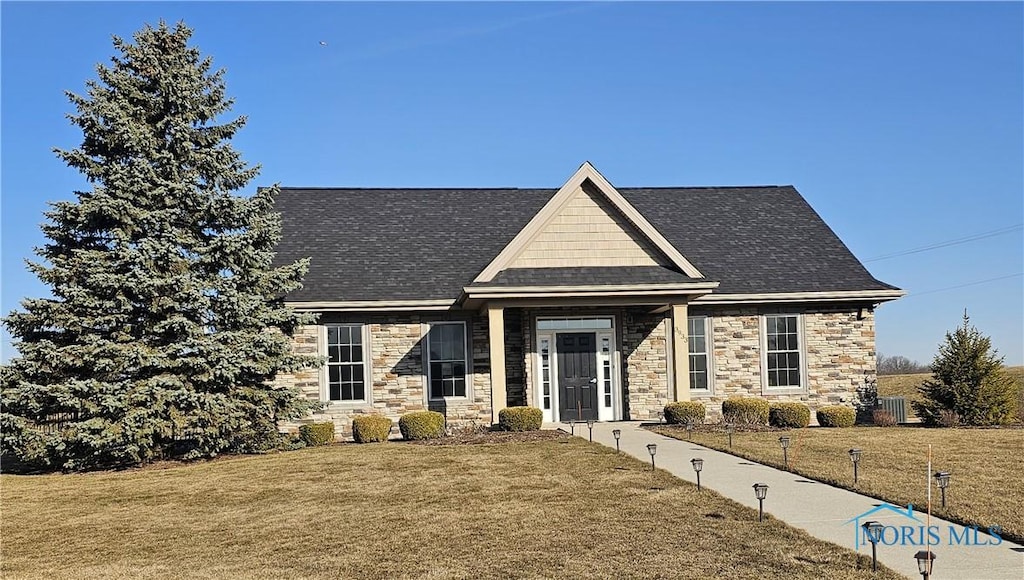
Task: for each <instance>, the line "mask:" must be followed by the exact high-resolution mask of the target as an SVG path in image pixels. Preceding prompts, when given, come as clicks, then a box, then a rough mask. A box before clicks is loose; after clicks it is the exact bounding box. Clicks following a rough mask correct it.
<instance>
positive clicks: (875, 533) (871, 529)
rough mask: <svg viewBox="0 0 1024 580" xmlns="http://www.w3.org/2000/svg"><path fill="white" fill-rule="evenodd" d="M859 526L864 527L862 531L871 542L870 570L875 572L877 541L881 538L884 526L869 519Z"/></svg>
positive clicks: (876, 568) (876, 566) (876, 565)
mask: <svg viewBox="0 0 1024 580" xmlns="http://www.w3.org/2000/svg"><path fill="white" fill-rule="evenodd" d="M861 527H862V528H864V531H865V532H866V533H867V535H868V541H869V542H871V571H872V572H877V571H878V542H880V541H881V540H882V528H884V527H885V526H883V525H882V524H880V523H878V522H875V521H871V522H864V523H863V524H861Z"/></svg>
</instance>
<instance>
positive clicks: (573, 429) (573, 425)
mask: <svg viewBox="0 0 1024 580" xmlns="http://www.w3.org/2000/svg"><path fill="white" fill-rule="evenodd" d="M569 429H571V433H572V434H573V435H575V434H576V419H569Z"/></svg>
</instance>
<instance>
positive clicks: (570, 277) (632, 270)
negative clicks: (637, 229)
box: [470, 266, 698, 287]
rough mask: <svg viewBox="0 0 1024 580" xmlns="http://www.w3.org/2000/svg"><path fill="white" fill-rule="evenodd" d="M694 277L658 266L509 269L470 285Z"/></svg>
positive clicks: (601, 283) (573, 283)
mask: <svg viewBox="0 0 1024 580" xmlns="http://www.w3.org/2000/svg"><path fill="white" fill-rule="evenodd" d="M695 280H698V279H695V278H690V277H689V276H687V275H686V274H683V273H682V272H676V271H675V270H670V269H668V268H663V267H661V266H609V267H580V268H509V269H507V270H502V271H501V272H499V273H498V275H497V276H495V277H494V279H493V280H491V281H489V282H478V283H476V284H472V285H470V287H489V286H491V287H493V286H506V287H508V286H578V285H584V284H592V285H599V286H609V285H619V284H684V283H687V282H694V281H695Z"/></svg>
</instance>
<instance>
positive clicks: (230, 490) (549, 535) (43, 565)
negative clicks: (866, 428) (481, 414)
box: [0, 438, 897, 579]
mask: <svg viewBox="0 0 1024 580" xmlns="http://www.w3.org/2000/svg"><path fill="white" fill-rule="evenodd" d="M0 483H2V501H3V519H2V526H3V530H2V532H3V546H2V548H3V558H2V568H0V576H3V577H4V578H27V577H34V578H96V577H119V578H120V577H123V578H152V577H174V578H179V577H193V578H195V577H205V578H219V577H246V578H251V577H261V578H299V577H324V578H401V577H414V578H415V577H428V578H435V579H436V578H508V577H532V578H536V577H558V578H613V577H614V578H623V577H636V578H657V577H662V578H686V577H689V578H698V577H699V578H709V577H730V578H766V577H786V578H808V579H811V578H814V579H817V578H865V579H866V578H871V577H878V578H897V576H896V575H894V574H892V573H891V572H888V571H883V572H881V573H879V574H877V575H875V576H872V574H871V573H870V571H867V570H864V569H860V570H859V569H858V564H859V565H860V567H861V568H863V567H864V565H865V563H866V562H867V560H866V558H865V557H863V556H862V557H860V558H859V559H858V557H857V556H856V555H855V554H854V553H853V552H851V551H849V550H847V549H844V548H840V547H838V546H835V545H832V544H828V543H825V542H822V541H819V540H816V539H814V538H812V537H810V536H809V535H807V534H806V533H804V532H802V531H799V530H796V529H794V528H791V527H789V526H786V525H785V524H783V523H781V522H779V521H777V520H775V519H772V518H769V519H768V520H767V521H766V522H765V523H763V524H759V523H758V522H757V513H756V511H754V510H750V509H748V508H745V507H742V506H740V505H739V504H736V503H734V502H732V501H730V500H727V499H724V498H722V497H721V496H718V495H716V494H714V493H711V492H708V491H703V492H700V493H698V492H697V491H696V488H695V487H694V486H693V485H691V484H689V483H686V482H683V481H681V480H679V479H676V478H674V477H672V476H671V475H669V474H667V473H666V472H662V471H660V470H659V471H656V472H653V473H652V472H651V471H650V470H649V467H648V466H647V465H646V464H644V463H642V462H639V461H636V460H633V459H630V458H628V457H626V456H625V455H619V454H616V453H615V451H614V450H609V449H606V448H603V447H600V446H598V445H595V444H590V443H587V442H585V441H583V440H582V439H579V438H573V439H568V438H566V439H561V440H554V441H534V442H523V443H506V444H500V445H458V446H421V445H411V444H402V443H393V442H392V443H386V444H376V445H351V444H350V445H336V446H330V447H323V448H314V449H306V450H302V451H296V452H289V453H279V454H273V455H266V456H258V457H251V456H250V457H234V458H227V459H222V460H218V461H213V462H208V463H201V464H194V465H185V466H183V465H176V464H175V465H170V466H169V467H167V468H160V466H157V467H150V468H146V469H141V470H135V471H126V472H105V473H93V474H79V475H33V476H14V475H3V476H0ZM868 567H870V564H869V563H868Z"/></svg>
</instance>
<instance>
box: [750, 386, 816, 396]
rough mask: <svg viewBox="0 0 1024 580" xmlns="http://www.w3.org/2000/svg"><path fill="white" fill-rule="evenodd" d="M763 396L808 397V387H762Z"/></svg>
mask: <svg viewBox="0 0 1024 580" xmlns="http://www.w3.org/2000/svg"><path fill="white" fill-rule="evenodd" d="M761 394H762V395H806V394H807V387H761Z"/></svg>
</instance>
